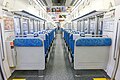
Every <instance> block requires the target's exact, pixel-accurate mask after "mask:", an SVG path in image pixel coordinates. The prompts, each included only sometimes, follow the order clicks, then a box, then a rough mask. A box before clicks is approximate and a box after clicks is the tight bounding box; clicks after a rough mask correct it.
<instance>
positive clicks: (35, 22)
mask: <svg viewBox="0 0 120 80" xmlns="http://www.w3.org/2000/svg"><path fill="white" fill-rule="evenodd" d="M34 29H35V32H37V21H36V20H34Z"/></svg>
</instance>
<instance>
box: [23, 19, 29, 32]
mask: <svg viewBox="0 0 120 80" xmlns="http://www.w3.org/2000/svg"><path fill="white" fill-rule="evenodd" d="M22 24H23V34H28V25H29V20H28V19H24V18H23V22H22Z"/></svg>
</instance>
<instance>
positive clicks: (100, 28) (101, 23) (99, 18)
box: [97, 17, 103, 35]
mask: <svg viewBox="0 0 120 80" xmlns="http://www.w3.org/2000/svg"><path fill="white" fill-rule="evenodd" d="M97 32H98V35H102V34H103V17H98V31H97Z"/></svg>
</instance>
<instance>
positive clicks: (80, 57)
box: [61, 29, 112, 70]
mask: <svg viewBox="0 0 120 80" xmlns="http://www.w3.org/2000/svg"><path fill="white" fill-rule="evenodd" d="M61 31H62V34H63V38H64V41H65V43H66V45H65V46H66V49H67V52H68V53H69V60H70V62H71V63H73V64H74V69H75V70H80V69H106V67H107V63H108V59H109V51H110V46H111V44H112V40H111V38H109V37H106V36H102V35H100V37H99V36H97V37H93V36H92V35H91V36H88V35H90V34H87V36H85V35H86V34H85V33H84V32H78V31H73V30H68V29H62V30H61Z"/></svg>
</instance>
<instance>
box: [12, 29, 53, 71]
mask: <svg viewBox="0 0 120 80" xmlns="http://www.w3.org/2000/svg"><path fill="white" fill-rule="evenodd" d="M54 38H55V29H51V30H44V31H39V32H35V33H34V34H26V35H25V36H23V37H19V36H17V37H16V39H15V40H14V46H15V50H16V53H17V55H16V56H17V66H16V70H44V69H45V63H46V62H47V59H48V56H49V53H50V48H51V47H52V44H53V40H54Z"/></svg>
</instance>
